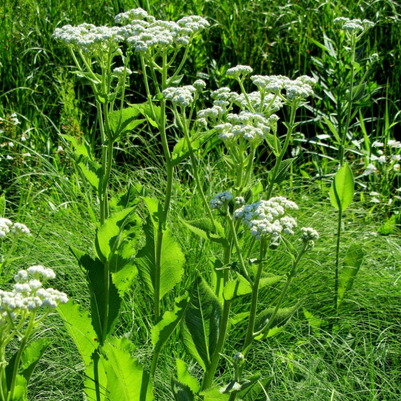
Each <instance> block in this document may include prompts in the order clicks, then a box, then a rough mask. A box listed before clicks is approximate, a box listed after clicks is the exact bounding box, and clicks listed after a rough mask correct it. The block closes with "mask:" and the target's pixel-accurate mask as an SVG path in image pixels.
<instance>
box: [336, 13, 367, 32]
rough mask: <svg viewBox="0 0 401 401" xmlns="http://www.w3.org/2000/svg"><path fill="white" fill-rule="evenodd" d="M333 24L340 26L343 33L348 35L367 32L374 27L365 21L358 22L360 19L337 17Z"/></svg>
mask: <svg viewBox="0 0 401 401" xmlns="http://www.w3.org/2000/svg"><path fill="white" fill-rule="evenodd" d="M334 23H335V24H337V25H340V26H341V29H342V30H343V31H346V32H349V33H351V34H352V33H355V34H358V33H361V32H364V31H367V30H368V29H370V28H373V27H374V25H375V24H374V23H373V22H372V21H369V20H367V19H364V20H360V19H349V18H346V17H338V18H335V19H334Z"/></svg>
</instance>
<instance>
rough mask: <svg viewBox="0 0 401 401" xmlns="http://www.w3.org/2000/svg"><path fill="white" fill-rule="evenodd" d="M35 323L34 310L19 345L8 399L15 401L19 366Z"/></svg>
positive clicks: (8, 400)
mask: <svg viewBox="0 0 401 401" xmlns="http://www.w3.org/2000/svg"><path fill="white" fill-rule="evenodd" d="M34 325H35V313H34V312H32V315H31V317H30V319H29V323H28V327H27V329H26V332H25V336H24V338H23V339H22V341H21V344H20V346H19V350H18V352H17V355H16V357H15V361H14V369H13V373H12V377H11V385H10V392H9V393H8V397H7V401H13V399H14V392H15V385H16V383H17V373H18V368H19V364H20V361H21V356H22V354H23V352H24V350H25V347H26V344H27V342H28V339H29V337H30V336H31V334H32V330H33V328H34Z"/></svg>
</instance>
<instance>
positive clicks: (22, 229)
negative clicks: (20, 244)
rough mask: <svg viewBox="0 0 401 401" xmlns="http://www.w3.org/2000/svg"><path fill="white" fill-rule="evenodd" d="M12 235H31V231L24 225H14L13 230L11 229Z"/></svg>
mask: <svg viewBox="0 0 401 401" xmlns="http://www.w3.org/2000/svg"><path fill="white" fill-rule="evenodd" d="M11 233H12V234H13V235H16V236H18V235H29V233H30V231H29V228H28V227H27V226H26V225H25V224H22V223H14V224H13V226H12V228H11Z"/></svg>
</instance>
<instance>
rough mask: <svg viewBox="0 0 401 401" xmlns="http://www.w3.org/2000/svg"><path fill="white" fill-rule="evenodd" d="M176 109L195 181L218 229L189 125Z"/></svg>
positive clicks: (207, 210) (214, 226) (214, 227)
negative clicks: (206, 194) (203, 183)
mask: <svg viewBox="0 0 401 401" xmlns="http://www.w3.org/2000/svg"><path fill="white" fill-rule="evenodd" d="M175 111H176V113H175V115H176V118H177V121H178V123H179V125H180V126H181V128H182V130H183V132H184V137H185V141H186V142H187V146H188V151H189V158H190V159H191V165H192V174H193V175H194V177H195V182H196V185H197V187H198V190H199V193H200V196H201V198H202V201H203V205H204V206H205V208H206V212H207V214H208V215H209V218H210V220H211V222H212V224H213V229H214V230H216V222H215V220H214V216H213V213H212V210H211V209H210V205H209V202H208V201H207V199H206V196H205V193H204V192H203V188H202V185H201V182H200V179H199V174H198V162H197V160H196V157H195V154H194V151H193V148H192V144H191V139H190V138H189V132H188V127H187V124H186V123H185V116H183V117H184V118H183V119H181V118H180V115H179V113H178V112H177V109H175Z"/></svg>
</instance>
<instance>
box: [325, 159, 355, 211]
mask: <svg viewBox="0 0 401 401" xmlns="http://www.w3.org/2000/svg"><path fill="white" fill-rule="evenodd" d="M353 197H354V176H353V174H352V171H351V169H350V167H349V165H348V163H344V165H343V166H342V167H341V168H340V169H339V170H338V171H337V173H336V175H335V176H334V181H333V182H332V184H331V187H330V202H331V204H332V206H333V207H335V208H336V209H337V210H340V211H342V212H343V211H344V210H345V209H347V207H348V206H349V205H350V204H351V202H352V198H353Z"/></svg>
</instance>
